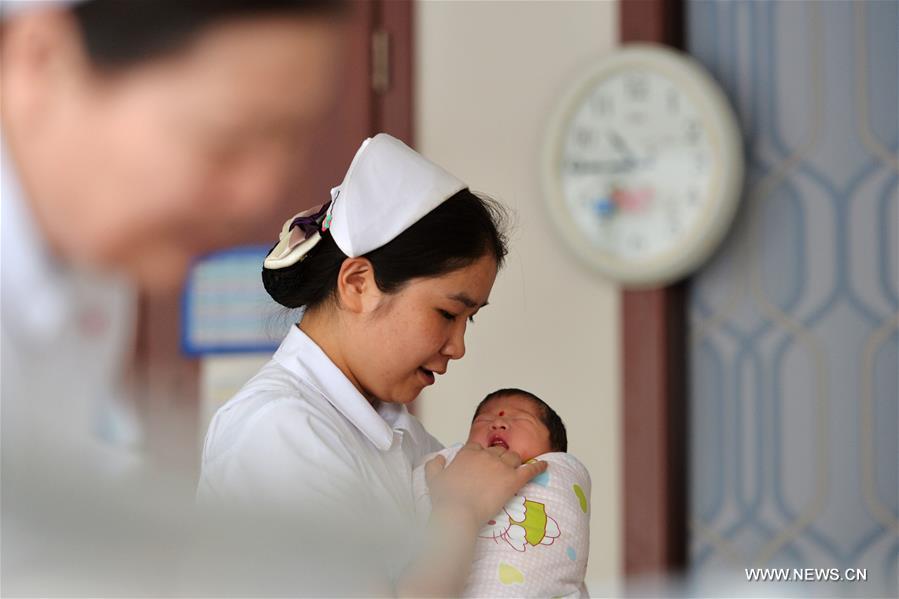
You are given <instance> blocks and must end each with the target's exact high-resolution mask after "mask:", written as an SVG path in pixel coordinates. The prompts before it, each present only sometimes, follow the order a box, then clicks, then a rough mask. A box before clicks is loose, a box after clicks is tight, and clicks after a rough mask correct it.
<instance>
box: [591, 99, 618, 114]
mask: <svg viewBox="0 0 899 599" xmlns="http://www.w3.org/2000/svg"><path fill="white" fill-rule="evenodd" d="M592 106H593V110H594V111H596V113H597V114H599V115H602V116H607V115H610V114H612V112H614V111H615V102H614V101H612V98H610V97H608V96H597V97H596V98H594V99H593V102H592Z"/></svg>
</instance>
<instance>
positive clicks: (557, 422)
mask: <svg viewBox="0 0 899 599" xmlns="http://www.w3.org/2000/svg"><path fill="white" fill-rule="evenodd" d="M510 395H521V396H522V397H525V398H527V399H529V400H530V401H532V402H533V403H534V405H536V406H537V408H538V409H539V410H540V416H541V418H540V421H541V422H543V424H544V426H546V428H547V429H548V430H549V446H550V448H551V449H552V450H553V451H564V452H567V451H568V433H567V432H566V430H565V423H564V422H562V419H561V418H560V417H559V415H558V414H556V411H555V410H553V409H552V408H551V407H550V405H549V404H548V403H546V402H545V401H543V400H542V399H540V398H539V397H537V396H536V395H534V394H533V393H531V392H530V391H525V390H524V389H516V388H514V387H510V388H508V389H497V390H496V391H494V392H493V393H490V394H489V395H487V397H485V398H484V399H482V400H481V403H479V404H478V407H477V408H475V410H474V416H472V417H471V421H472V422H474V419H475V418H477V417H478V414H480V413H481V409H482V408H483V407H484V406H485V405H486V404H487V402H488V401H490V400H491V399H496V398H497V397H508V396H510Z"/></svg>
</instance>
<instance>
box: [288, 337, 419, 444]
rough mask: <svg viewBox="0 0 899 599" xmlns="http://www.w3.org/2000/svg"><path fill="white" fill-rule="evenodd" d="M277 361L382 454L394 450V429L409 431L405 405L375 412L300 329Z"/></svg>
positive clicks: (385, 407) (382, 406)
mask: <svg viewBox="0 0 899 599" xmlns="http://www.w3.org/2000/svg"><path fill="white" fill-rule="evenodd" d="M274 360H275V361H276V362H278V363H279V364H281V366H283V367H284V368H286V369H287V370H289V371H291V372H293V373H295V374H298V375H300V376H301V377H302V378H303V379H304V380H306V381H307V382H309V383H311V384H312V385H313V386H314V387H315V388H316V389H317V390H318V391H319V392H320V393H321V394H322V395H324V396H325V398H326V399H327V400H328V401H329V402H330V403H331V405H333V406H334V407H335V408H336V409H337V411H338V412H340V413H341V414H342V415H343V416H344V417H345V418H346V419H347V420H349V421H350V422H351V423H352V424H353V426H355V427H356V428H357V429H359V431H360V432H361V433H362V434H363V435H365V437H366V438H367V439H368V440H369V441H371V442H372V444H373V445H374V446H375V447H377V448H378V449H380V450H381V451H387V450H388V449H390V448H391V447H393V443H394V429H398V430H402V429H405V430H409V426H408V424H407V421H408V420H409V419H410V418H411V416H410V415H409V413H408V411H407V410H406V406H404V405H400V404H391V403H383V402H382V403H381V405H380V407H379V408H378V410H375V409H374V408H373V407H372V406H371V404H370V403H368V400H366V399H365V397H363V395H362V394H361V393H359V390H358V389H356V387H355V386H353V383H351V382H350V380H349V379H348V378H347V377H346V375H345V374H343V372H342V371H341V370H340V369H339V368H338V367H337V366H336V365H335V364H334V362H332V361H331V359H330V358H329V357H328V356H327V354H325V352H324V351H323V350H322V349H321V348H320V347H319V346H318V345H317V344H316V343H315V342H314V341H313V340H312V339H311V338H309V336H308V335H306V333H304V332H303V331H301V330H300V328H299V327H298V326H291V327H290V332H288V333H287V337H285V338H284V341H282V342H281V346H280V347H279V348H278V351H277V352H275V356H274Z"/></svg>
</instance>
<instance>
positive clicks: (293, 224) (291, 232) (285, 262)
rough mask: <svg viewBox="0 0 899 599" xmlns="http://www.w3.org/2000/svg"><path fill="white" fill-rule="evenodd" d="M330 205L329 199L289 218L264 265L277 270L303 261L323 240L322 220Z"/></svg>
mask: <svg viewBox="0 0 899 599" xmlns="http://www.w3.org/2000/svg"><path fill="white" fill-rule="evenodd" d="M330 206H331V201H330V200H328V201H327V202H325V203H324V204H319V205H318V206H315V207H313V208H310V209H309V210H305V211H303V212H300V213H299V214H295V215H293V216H292V217H290V218H289V219H287V221H286V222H285V223H284V226H283V227H281V233H280V235H279V236H278V243H277V244H276V245H275V247H273V248H272V251H270V252H269V253H268V256H266V257H265V260H264V261H263V263H262V264H263V266H264V267H265V268H267V269H269V270H277V269H280V268H287V267H289V266H293V265H294V264H296V263H297V262H300V261H302V260H303V259H304V258H305V257H306V255H307V254H308V253H309V251H310V250H312V248H314V247H315V246H316V245H317V244H318V242H319V241H321V237H322V236H321V230H322V221H324V220H325V216H326V214H327V212H328V208H329V207H330Z"/></svg>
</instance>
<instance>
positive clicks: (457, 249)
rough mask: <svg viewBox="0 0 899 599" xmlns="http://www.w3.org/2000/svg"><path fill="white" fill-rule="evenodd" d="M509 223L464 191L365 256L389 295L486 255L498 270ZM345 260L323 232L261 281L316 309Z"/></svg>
mask: <svg viewBox="0 0 899 599" xmlns="http://www.w3.org/2000/svg"><path fill="white" fill-rule="evenodd" d="M505 221H506V212H505V210H504V209H503V208H502V206H501V205H500V204H499V203H497V202H495V201H494V200H491V199H489V198H486V197H480V196H478V195H475V194H474V193H472V192H471V191H469V190H468V189H463V190H462V191H460V192H459V193H457V194H455V195H454V196H452V197H451V198H449V199H447V200H446V201H444V202H443V203H442V204H440V205H439V206H437V207H436V208H434V209H433V210H431V211H430V212H429V213H427V214H426V215H424V216H423V217H422V218H421V219H419V220H418V222H416V223H415V224H413V225H412V226H410V227H409V228H408V229H406V230H405V231H403V232H402V233H400V234H399V235H398V236H397V237H395V238H394V239H393V240H392V241H390V242H389V243H387V244H386V245H383V246H381V247H379V248H377V249H376V250H373V251H371V252H369V253H368V254H365V256H364V257H365V258H367V259H368V260H369V261H370V262H371V264H372V267H373V270H374V278H375V283H376V284H377V285H378V289H380V290H381V291H383V292H385V293H394V292H397V291H399V290H400V289H401V288H402V287H403V285H405V284H406V283H407V282H409V281H410V280H412V279H416V278H425V277H437V276H440V275H444V274H447V273H450V272H452V271H455V270H458V269H460V268H464V267H466V266H469V265H470V264H473V263H474V262H476V261H477V260H478V259H480V258H481V257H483V256H490V257H492V258H493V259H494V260H496V265H497V268H499V267H501V266H502V264H503V260H504V259H505V256H506V253H507V252H508V250H507V247H506V235H505ZM345 259H346V255H345V254H344V253H343V252H342V251H340V248H339V247H337V243H336V242H335V241H334V238H333V237H331V233H330V232H329V231H325V232H324V233H323V234H322V239H321V241H319V242H318V244H316V246H315V247H314V248H312V250H311V251H310V252H309V254H307V255H306V257H305V259H303V260H302V261H300V262H297V263H296V264H295V265H293V266H290V267H287V268H282V269H277V270H269V269H267V268H263V270H262V282H263V284H264V285H265V289H266V291H268V293H269V295H271V296H272V298H273V299H274V300H275V301H276V302H278V303H279V304H281V305H282V306H286V307H288V308H299V307H301V306H306V308H307V309H308V308H315V307H317V306H320V305H321V304H323V303H324V302H326V301H329V300H331V299H333V298H334V297H335V294H336V291H337V275H338V273H339V272H340V267H341V265H342V264H343V261H344V260H345Z"/></svg>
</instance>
